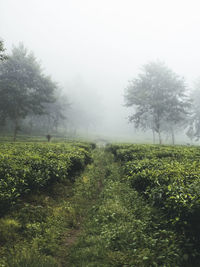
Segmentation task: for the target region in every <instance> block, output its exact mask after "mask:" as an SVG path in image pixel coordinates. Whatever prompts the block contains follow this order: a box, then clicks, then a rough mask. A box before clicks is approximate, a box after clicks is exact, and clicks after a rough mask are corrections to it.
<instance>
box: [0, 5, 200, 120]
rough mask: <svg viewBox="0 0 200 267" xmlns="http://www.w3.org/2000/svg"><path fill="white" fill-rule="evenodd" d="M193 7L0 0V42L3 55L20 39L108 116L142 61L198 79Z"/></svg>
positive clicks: (198, 26) (197, 21) (199, 42)
mask: <svg viewBox="0 0 200 267" xmlns="http://www.w3.org/2000/svg"><path fill="white" fill-rule="evenodd" d="M199 10H200V1H197V0H196V1H194V0H190V1H189V0H188V1H186V0H168V1H167V0H165V1H164V0H137V1H136V0H123V1H122V0H56V1H55V0H40V1H39V0H17V1H16V0H1V1H0V37H1V38H3V40H4V41H5V46H6V48H7V49H8V51H9V50H10V48H11V47H12V44H15V45H17V44H18V43H19V42H21V41H22V42H23V43H24V44H25V46H26V47H27V48H28V49H30V50H32V51H33V52H34V54H35V56H36V57H37V58H38V59H40V60H41V63H42V66H43V67H44V68H45V70H46V72H47V73H48V74H51V75H52V77H53V78H54V79H55V80H56V81H58V82H60V83H61V84H62V85H63V86H65V84H67V83H68V82H69V81H72V80H73V79H75V77H82V79H83V80H84V81H85V82H86V83H87V84H88V85H89V87H90V88H92V90H96V91H98V94H99V95H101V96H102V99H103V101H105V103H108V102H110V101H111V100H112V106H113V111H114V110H116V109H117V106H120V105H122V104H123V93H124V88H125V87H126V85H127V82H128V80H130V79H132V78H133V77H134V76H135V75H137V73H138V72H139V71H140V68H141V66H142V65H143V64H145V63H147V62H148V61H151V60H156V59H160V60H163V61H164V62H165V63H166V64H167V65H168V66H169V67H170V68H172V69H173V70H174V71H175V72H177V73H178V74H180V75H183V76H185V77H186V80H187V81H189V82H190V83H191V82H192V81H193V79H195V78H197V77H198V76H200V67H199V65H200V34H199V31H200V15H199V14H200V12H199ZM119 109H123V108H122V107H121V106H120V108H119ZM113 116H114V115H113Z"/></svg>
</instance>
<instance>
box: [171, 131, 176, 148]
mask: <svg viewBox="0 0 200 267" xmlns="http://www.w3.org/2000/svg"><path fill="white" fill-rule="evenodd" d="M171 134H172V145H174V144H175V136H174V129H173V127H172V128H171Z"/></svg>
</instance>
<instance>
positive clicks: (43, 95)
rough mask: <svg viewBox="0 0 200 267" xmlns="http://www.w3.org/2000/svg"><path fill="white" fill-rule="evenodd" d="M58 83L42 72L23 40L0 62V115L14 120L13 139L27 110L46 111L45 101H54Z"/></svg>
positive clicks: (29, 111) (2, 117)
mask: <svg viewBox="0 0 200 267" xmlns="http://www.w3.org/2000/svg"><path fill="white" fill-rule="evenodd" d="M56 88H57V85H56V84H55V83H54V82H53V81H52V80H51V78H50V77H47V76H45V75H44V74H43V73H42V70H41V67H40V64H39V63H38V62H37V60H36V58H35V57H34V55H33V54H32V53H28V51H27V49H26V48H24V46H23V45H22V44H20V45H19V46H18V47H14V48H13V50H12V54H11V55H10V56H9V57H8V59H7V60H6V61H2V62H1V64H0V116H1V119H2V120H4V121H5V120H6V119H7V118H8V119H10V120H12V121H13V124H14V140H15V139H16V135H17V132H18V130H19V129H20V120H21V119H24V118H26V116H27V115H28V114H40V115H41V114H43V113H44V112H45V109H44V104H45V103H50V102H53V101H54V91H55V90H56Z"/></svg>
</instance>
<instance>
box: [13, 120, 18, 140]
mask: <svg viewBox="0 0 200 267" xmlns="http://www.w3.org/2000/svg"><path fill="white" fill-rule="evenodd" d="M18 130H19V121H18V117H16V118H15V121H14V135H13V141H14V142H15V141H16V138H17V132H18Z"/></svg>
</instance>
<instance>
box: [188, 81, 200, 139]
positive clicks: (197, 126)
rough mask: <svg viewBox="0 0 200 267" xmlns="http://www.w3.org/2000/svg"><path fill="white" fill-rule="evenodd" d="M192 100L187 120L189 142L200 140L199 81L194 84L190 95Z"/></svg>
mask: <svg viewBox="0 0 200 267" xmlns="http://www.w3.org/2000/svg"><path fill="white" fill-rule="evenodd" d="M190 97H191V99H192V110H191V114H190V118H189V128H188V131H187V133H186V134H187V136H188V137H189V138H190V140H191V141H193V139H195V140H196V141H198V140H199V139H200V79H199V80H197V82H196V83H195V87H194V90H193V91H192V92H191V95H190Z"/></svg>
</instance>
